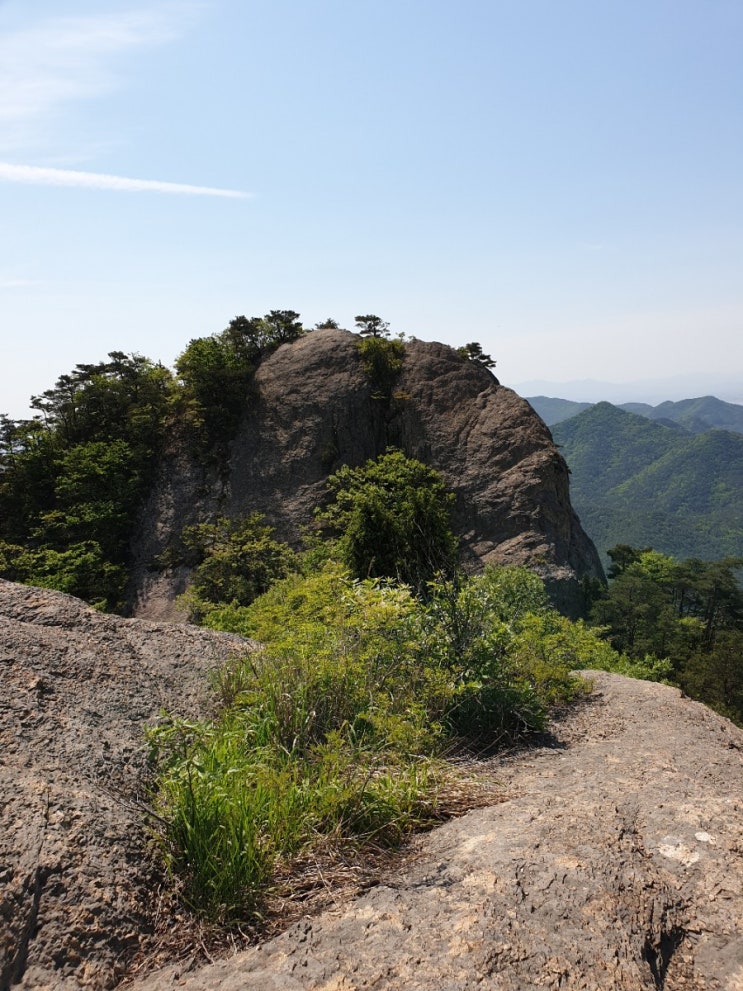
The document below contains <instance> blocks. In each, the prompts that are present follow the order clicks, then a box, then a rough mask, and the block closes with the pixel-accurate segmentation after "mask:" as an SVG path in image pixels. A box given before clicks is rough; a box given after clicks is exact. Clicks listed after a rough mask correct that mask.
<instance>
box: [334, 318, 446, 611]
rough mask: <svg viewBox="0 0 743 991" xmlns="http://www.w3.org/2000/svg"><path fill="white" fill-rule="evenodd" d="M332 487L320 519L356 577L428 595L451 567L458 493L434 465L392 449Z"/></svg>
mask: <svg viewBox="0 0 743 991" xmlns="http://www.w3.org/2000/svg"><path fill="white" fill-rule="evenodd" d="M369 339H370V340H375V338H369ZM328 487H329V488H330V491H331V493H332V496H333V502H332V503H331V504H330V505H329V506H328V507H327V509H325V510H324V511H322V512H320V513H319V514H318V518H319V519H320V521H321V522H323V523H324V524H325V525H326V526H327V527H328V528H329V529H330V531H331V533H333V534H337V535H338V545H337V546H338V551H339V553H340V555H341V557H342V560H343V561H344V562H345V564H346V565H347V566H348V568H349V569H350V571H351V573H352V574H353V575H355V576H356V577H358V578H390V579H397V580H399V581H402V582H405V583H406V584H408V585H410V586H411V587H412V588H413V589H414V590H415V591H416V593H418V594H419V595H425V594H426V590H427V587H428V583H429V582H430V581H432V580H433V579H434V578H436V577H437V576H438V575H441V574H444V575H447V574H451V573H452V572H453V570H454V567H455V564H456V558H457V547H458V542H457V539H456V537H455V536H454V534H453V532H452V529H451V507H452V504H453V501H454V496H453V494H452V493H450V492H448V491H447V489H446V487H445V485H444V483H443V480H442V479H441V476H440V475H439V473H438V472H437V471H435V470H434V469H433V468H429V467H428V466H427V465H424V464H423V463H422V462H420V461H416V460H415V459H413V458H407V457H405V455H404V454H403V453H402V451H398V450H395V449H390V450H388V451H387V452H386V453H385V454H383V455H381V456H380V457H379V458H377V459H376V460H369V461H367V463H366V464H365V465H363V466H362V467H358V468H351V467H349V466H348V465H346V466H344V467H343V468H341V469H340V471H338V472H336V473H335V474H334V475H331V476H330V477H329V478H328Z"/></svg>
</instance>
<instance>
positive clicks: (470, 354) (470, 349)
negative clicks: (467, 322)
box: [457, 341, 496, 368]
mask: <svg viewBox="0 0 743 991" xmlns="http://www.w3.org/2000/svg"><path fill="white" fill-rule="evenodd" d="M457 352H458V353H459V354H461V355H462V357H463V358H468V359H469V360H470V361H474V362H475V364H476V365H482V366H483V367H484V368H495V365H496V362H495V361H494V360H493V359H492V358H491V357H490V355H489V354H485V353H484V351H483V349H482V345H481V344H478V343H477V341H472V342H471V343H470V344H465V345H464V346H463V347H461V348H457Z"/></svg>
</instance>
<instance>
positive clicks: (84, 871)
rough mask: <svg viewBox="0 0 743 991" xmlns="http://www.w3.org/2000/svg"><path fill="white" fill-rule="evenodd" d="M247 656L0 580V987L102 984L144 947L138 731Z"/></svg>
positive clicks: (148, 906) (178, 629)
mask: <svg viewBox="0 0 743 991" xmlns="http://www.w3.org/2000/svg"><path fill="white" fill-rule="evenodd" d="M245 648H246V644H245V642H244V641H238V640H237V639H236V638H234V637H231V636H228V635H226V634H217V633H210V632H208V631H206V630H200V629H197V628H196V627H186V626H176V625H174V624H168V625H158V624H154V623H145V622H141V621H135V620H123V619H119V618H117V617H114V616H104V615H102V614H101V613H98V612H96V611H95V610H93V609H91V608H90V607H89V606H86V605H85V604H84V603H82V602H80V601H79V600H77V599H73V598H72V597H70V596H67V595H62V594H61V593H59V592H51V591H48V590H46V589H37V588H29V587H27V586H22V585H13V584H11V583H10V582H5V581H2V580H0V991H7V989H9V988H11V987H16V986H17V985H20V986H22V987H48V988H53V989H61V988H77V987H79V986H85V987H92V988H111V987H114V986H115V985H116V984H117V982H118V981H119V979H120V978H121V976H122V975H123V973H124V972H125V970H126V969H127V966H128V964H129V962H130V961H131V960H132V959H133V957H134V956H136V955H137V954H138V953H141V952H143V951H144V950H146V949H147V948H148V947H149V946H150V945H151V943H152V937H153V918H154V912H153V905H154V902H155V901H156V898H157V891H158V888H159V885H160V882H161V878H160V877H159V875H158V872H157V870H156V868H155V866H154V863H153V860H152V858H151V856H150V854H149V852H148V833H147V829H146V823H145V819H144V816H143V811H142V807H141V805H140V804H138V803H139V800H140V799H141V798H145V799H146V784H147V750H146V746H145V739H144V730H145V726H146V725H147V724H149V723H152V722H154V721H155V720H156V719H157V717H158V714H159V712H160V710H161V709H163V708H165V709H169V710H171V711H173V712H175V713H180V714H182V715H196V714H197V713H199V712H203V711H204V707H205V704H206V700H207V695H208V693H207V673H208V672H209V670H210V669H212V668H214V667H215V666H216V665H217V664H218V663H219V662H220V661H222V660H224V659H225V658H226V657H227V656H229V654H230V653H233V652H234V651H235V650H236V649H240V650H244V649H245Z"/></svg>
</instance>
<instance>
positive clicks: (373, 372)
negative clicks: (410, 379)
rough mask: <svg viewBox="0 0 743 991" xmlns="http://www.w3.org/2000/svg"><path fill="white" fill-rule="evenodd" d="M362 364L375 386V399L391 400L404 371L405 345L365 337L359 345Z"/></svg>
mask: <svg viewBox="0 0 743 991" xmlns="http://www.w3.org/2000/svg"><path fill="white" fill-rule="evenodd" d="M357 347H358V350H359V354H360V355H361V362H362V364H363V366H364V370H365V372H366V374H367V375H368V376H369V378H370V379H371V382H372V384H373V385H374V388H375V392H374V393H373V398H375V399H385V400H387V399H390V397H391V396H392V389H393V388H394V385H395V382H396V381H397V377H398V375H399V374H400V372H401V371H402V362H403V357H404V356H405V344H404V343H403V342H402V341H400V340H388V339H387V338H384V337H375V336H370V337H363V338H362V339H361V340H360V341H359V342H358V344H357Z"/></svg>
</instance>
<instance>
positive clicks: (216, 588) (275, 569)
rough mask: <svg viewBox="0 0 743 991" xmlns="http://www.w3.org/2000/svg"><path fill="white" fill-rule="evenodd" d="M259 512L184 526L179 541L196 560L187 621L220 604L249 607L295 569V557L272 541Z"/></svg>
mask: <svg viewBox="0 0 743 991" xmlns="http://www.w3.org/2000/svg"><path fill="white" fill-rule="evenodd" d="M262 521H263V517H262V516H261V514H260V513H253V514H252V515H251V516H248V517H246V518H244V519H236V520H231V519H228V518H227V517H224V516H220V517H218V518H217V519H216V520H215V521H214V522H212V523H199V524H197V525H196V526H190V527H186V529H185V530H184V531H183V533H182V535H181V540H182V542H183V544H184V546H185V548H186V549H187V551H188V552H190V554H191V555H192V558H193V559H195V560H196V561H198V562H199V563H198V565H197V566H196V568H195V569H194V572H193V579H192V585H191V588H190V589H189V591H188V592H187V593H186V595H185V596H184V597H183V601H184V603H185V604H186V605H187V607H188V609H189V613H190V617H191V619H192V620H193V621H195V622H200V621H202V620H203V619H204V617H205V616H206V615H207V614H208V613H209V612H210V611H211V610H213V609H214V608H215V606H218V605H219V604H220V603H232V604H234V605H236V606H247V605H249V604H250V603H251V602H252V601H253V600H254V599H256V598H257V597H258V596H259V595H262V593H263V592H265V591H266V590H267V589H268V588H270V586H271V585H272V583H273V582H274V581H276V580H277V579H278V578H283V577H284V575H286V574H288V573H289V572H290V571H291V570H292V569H293V568H294V567H295V566H296V555H295V554H294V552H293V551H292V549H291V548H290V547H289V546H288V545H287V544H284V543H281V542H280V541H277V540H274V539H273V536H272V534H273V532H274V531H273V528H272V527H270V526H266V525H265V524H264V523H263V522H262Z"/></svg>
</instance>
